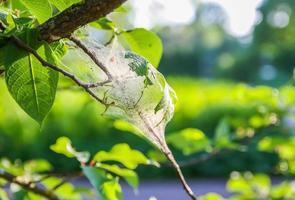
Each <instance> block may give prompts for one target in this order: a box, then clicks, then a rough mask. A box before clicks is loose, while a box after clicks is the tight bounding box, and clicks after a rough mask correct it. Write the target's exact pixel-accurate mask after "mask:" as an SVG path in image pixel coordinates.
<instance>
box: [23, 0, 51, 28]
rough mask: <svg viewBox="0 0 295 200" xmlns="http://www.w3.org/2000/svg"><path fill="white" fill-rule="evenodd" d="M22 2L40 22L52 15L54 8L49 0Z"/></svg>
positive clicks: (26, 0)
mask: <svg viewBox="0 0 295 200" xmlns="http://www.w3.org/2000/svg"><path fill="white" fill-rule="evenodd" d="M21 2H22V3H23V4H24V5H25V7H26V8H27V9H28V10H29V11H30V13H31V14H32V15H34V16H35V17H36V18H37V20H38V21H39V23H43V22H45V21H46V20H47V19H49V18H50V17H51V14H52V8H51V6H50V4H49V2H48V0H21Z"/></svg>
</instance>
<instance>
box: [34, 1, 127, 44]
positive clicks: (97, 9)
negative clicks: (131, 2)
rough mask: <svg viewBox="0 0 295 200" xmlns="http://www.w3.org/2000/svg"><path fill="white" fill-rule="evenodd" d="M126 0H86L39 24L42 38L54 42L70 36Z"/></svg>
mask: <svg viewBox="0 0 295 200" xmlns="http://www.w3.org/2000/svg"><path fill="white" fill-rule="evenodd" d="M125 1H126V0H84V2H83V3H78V4H74V5H73V6H71V7H69V8H67V9H66V10H64V11H63V12H61V13H60V14H58V15H56V16H55V17H53V18H51V19H49V20H48V21H46V22H45V23H44V24H42V25H40V26H39V30H40V39H41V40H45V41H47V42H49V43H50V42H54V41H56V40H59V39H61V38H66V37H69V36H70V35H71V34H72V33H73V32H74V31H75V30H76V29H78V28H80V27H81V26H84V25H86V24H88V23H89V22H92V21H95V20H97V19H99V18H101V17H104V16H106V15H107V14H109V13H110V12H112V11H113V10H114V9H115V8H117V7H119V6H120V5H121V4H123V3H124V2H125Z"/></svg>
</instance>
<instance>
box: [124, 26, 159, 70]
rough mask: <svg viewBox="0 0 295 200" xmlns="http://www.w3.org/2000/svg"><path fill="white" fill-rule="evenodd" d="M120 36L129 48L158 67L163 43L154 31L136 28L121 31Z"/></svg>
mask: <svg viewBox="0 0 295 200" xmlns="http://www.w3.org/2000/svg"><path fill="white" fill-rule="evenodd" d="M120 38H122V39H123V41H125V42H126V44H127V45H128V47H129V48H130V50H132V51H133V52H135V53H137V54H139V55H141V56H143V57H145V58H146V59H147V60H148V61H149V62H150V63H151V64H152V65H153V66H154V67H158V65H159V63H160V60H161V57H162V53H163V45H162V41H161V39H160V38H159V37H158V36H157V35H156V34H155V33H153V32H151V31H148V30H146V29H143V28H137V29H134V30H131V31H126V32H123V33H122V34H121V35H120Z"/></svg>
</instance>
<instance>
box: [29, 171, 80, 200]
mask: <svg viewBox="0 0 295 200" xmlns="http://www.w3.org/2000/svg"><path fill="white" fill-rule="evenodd" d="M64 181H65V180H64V179H63V178H57V177H52V176H51V177H49V178H46V179H44V180H43V181H41V184H42V185H44V186H45V187H46V188H54V187H55V186H56V185H59V184H61V183H63V182H64ZM54 194H56V195H57V196H58V197H59V199H73V200H78V199H81V198H82V197H81V194H80V193H79V192H77V191H76V186H74V185H73V184H71V183H70V182H64V183H63V184H62V185H61V186H60V187H58V188H57V189H56V190H54ZM30 197H31V196H30ZM37 199H38V200H39V199H40V197H39V198H37ZM37 199H36V200H37Z"/></svg>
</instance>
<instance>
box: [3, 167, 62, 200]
mask: <svg viewBox="0 0 295 200" xmlns="http://www.w3.org/2000/svg"><path fill="white" fill-rule="evenodd" d="M0 178H2V179H4V180H6V181H8V182H10V183H15V184H17V185H19V186H21V187H22V188H24V189H26V190H28V191H31V192H33V193H35V194H38V195H40V196H42V197H45V198H46V199H49V200H59V198H58V197H57V196H56V195H55V194H54V193H53V192H52V191H51V190H47V189H44V188H41V187H39V186H38V185H36V184H32V183H25V182H22V181H20V180H18V179H17V177H16V176H14V175H12V174H10V173H8V172H5V171H4V170H0Z"/></svg>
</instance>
